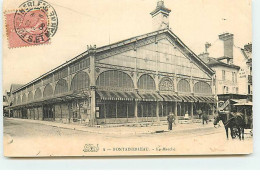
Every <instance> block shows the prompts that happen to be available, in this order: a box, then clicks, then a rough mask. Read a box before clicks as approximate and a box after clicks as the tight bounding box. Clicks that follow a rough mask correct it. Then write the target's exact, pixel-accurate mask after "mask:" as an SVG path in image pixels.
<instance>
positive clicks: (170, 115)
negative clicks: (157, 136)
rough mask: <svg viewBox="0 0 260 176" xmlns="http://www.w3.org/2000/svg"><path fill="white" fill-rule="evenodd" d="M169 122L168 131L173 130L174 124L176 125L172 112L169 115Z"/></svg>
mask: <svg viewBox="0 0 260 176" xmlns="http://www.w3.org/2000/svg"><path fill="white" fill-rule="evenodd" d="M167 121H168V130H172V123H174V124H175V117H174V114H173V113H172V112H170V114H169V115H168V117H167Z"/></svg>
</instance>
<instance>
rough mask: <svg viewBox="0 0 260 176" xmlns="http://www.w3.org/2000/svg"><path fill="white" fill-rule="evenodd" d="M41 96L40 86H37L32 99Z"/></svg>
mask: <svg viewBox="0 0 260 176" xmlns="http://www.w3.org/2000/svg"><path fill="white" fill-rule="evenodd" d="M40 98H42V91H41V89H40V88H37V89H36V91H35V95H34V99H35V100H37V99H40Z"/></svg>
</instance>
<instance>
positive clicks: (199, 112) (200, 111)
mask: <svg viewBox="0 0 260 176" xmlns="http://www.w3.org/2000/svg"><path fill="white" fill-rule="evenodd" d="M197 114H198V116H199V119H201V115H202V110H201V109H199V110H198V111H197Z"/></svg>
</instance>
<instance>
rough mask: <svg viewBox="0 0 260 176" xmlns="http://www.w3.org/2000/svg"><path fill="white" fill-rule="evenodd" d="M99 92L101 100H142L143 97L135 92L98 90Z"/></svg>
mask: <svg viewBox="0 0 260 176" xmlns="http://www.w3.org/2000/svg"><path fill="white" fill-rule="evenodd" d="M97 94H98V95H99V96H100V99H101V100H122V101H133V100H141V97H140V96H139V95H138V94H137V93H135V92H119V91H97Z"/></svg>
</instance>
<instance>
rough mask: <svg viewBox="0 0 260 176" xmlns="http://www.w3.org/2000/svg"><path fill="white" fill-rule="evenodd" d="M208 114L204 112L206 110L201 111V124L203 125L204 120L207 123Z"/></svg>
mask: <svg viewBox="0 0 260 176" xmlns="http://www.w3.org/2000/svg"><path fill="white" fill-rule="evenodd" d="M208 120H209V119H208V115H207V114H206V112H205V111H204V112H203V113H202V124H203V125H204V123H205V122H206V124H208Z"/></svg>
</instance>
